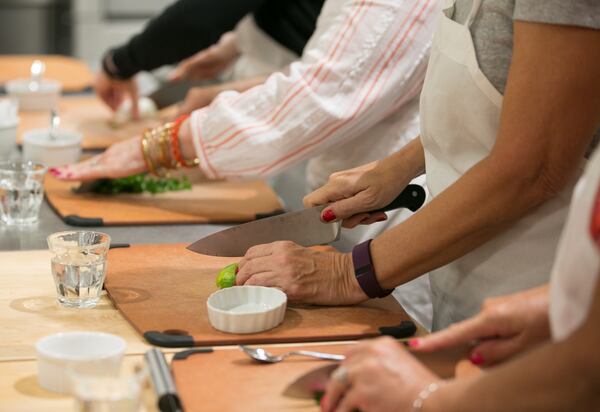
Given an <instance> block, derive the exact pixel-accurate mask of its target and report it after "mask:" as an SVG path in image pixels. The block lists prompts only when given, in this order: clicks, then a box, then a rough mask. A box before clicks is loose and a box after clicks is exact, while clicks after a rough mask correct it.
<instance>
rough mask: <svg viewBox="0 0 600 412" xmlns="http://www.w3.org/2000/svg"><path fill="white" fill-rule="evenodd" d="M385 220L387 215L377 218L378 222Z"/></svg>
mask: <svg viewBox="0 0 600 412" xmlns="http://www.w3.org/2000/svg"><path fill="white" fill-rule="evenodd" d="M386 220H387V217H380V218H379V219H377V221H378V222H384V221H386Z"/></svg>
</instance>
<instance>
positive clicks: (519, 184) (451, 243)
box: [371, 156, 577, 288]
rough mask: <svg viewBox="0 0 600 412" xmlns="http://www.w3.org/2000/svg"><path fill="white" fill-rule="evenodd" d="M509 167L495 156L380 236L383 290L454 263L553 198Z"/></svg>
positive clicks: (376, 248) (376, 245)
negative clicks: (549, 197)
mask: <svg viewBox="0 0 600 412" xmlns="http://www.w3.org/2000/svg"><path fill="white" fill-rule="evenodd" d="M505 165H506V163H505V162H504V161H503V160H502V159H497V158H495V157H494V156H490V157H488V158H486V159H484V160H483V161H481V162H479V163H478V164H476V165H475V166H474V167H473V168H471V169H470V170H469V171H467V173H465V174H464V175H463V176H462V177H461V178H460V179H459V180H458V181H456V182H455V183H454V184H453V185H451V186H450V187H448V188H447V189H446V190H445V191H443V192H442V193H440V194H439V195H438V196H436V197H435V198H434V199H433V200H432V201H431V202H430V203H428V204H427V205H426V206H424V207H423V208H422V209H421V210H420V211H419V212H418V213H416V214H415V215H414V216H412V217H411V218H410V219H408V220H406V221H404V222H403V223H401V224H400V225H398V226H396V227H394V228H392V229H391V230H389V231H386V232H385V233H383V234H382V235H380V236H379V237H377V238H376V239H375V240H374V241H373V243H372V245H371V253H372V257H373V262H374V265H375V269H376V272H377V277H378V279H379V281H380V283H381V284H382V286H383V287H385V288H391V287H394V286H397V285H399V284H402V283H405V282H407V281H409V280H411V279H414V278H416V277H418V276H420V275H422V274H423V273H427V272H428V271H430V270H433V269H436V268H438V267H440V266H443V265H445V264H447V263H449V262H452V261H453V260H455V259H457V258H459V257H461V256H463V255H465V254H466V253H468V252H470V251H471V250H473V249H475V248H477V247H478V246H480V245H482V244H483V243H485V242H486V241H488V240H490V239H491V238H493V237H495V236H497V235H498V234H500V233H501V232H502V231H504V230H506V228H507V227H510V226H511V225H512V224H514V222H515V221H517V220H518V219H520V218H522V217H523V216H525V215H526V214H528V213H529V212H530V211H531V210H532V209H533V208H535V207H536V206H538V205H540V204H541V203H543V202H544V201H546V200H547V199H548V196H547V193H546V192H544V190H543V187H542V186H543V184H542V183H541V182H535V181H532V180H530V179H529V178H527V177H525V176H526V175H528V174H527V173H525V172H523V171H522V170H520V169H519V168H514V167H511V168H507V167H506V166H505ZM571 167H572V170H575V169H576V168H577V164H576V163H574V164H573V165H571ZM564 173H565V174H569V173H570V172H569V171H568V170H565V171H564ZM432 233H435V236H432V235H431V234H432ZM400 250H401V251H402V253H398V251H400Z"/></svg>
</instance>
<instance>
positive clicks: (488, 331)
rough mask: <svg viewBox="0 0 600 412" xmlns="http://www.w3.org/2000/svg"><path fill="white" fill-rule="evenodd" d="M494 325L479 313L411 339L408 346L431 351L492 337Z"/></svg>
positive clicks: (421, 350) (416, 349) (417, 349)
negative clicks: (442, 328)
mask: <svg viewBox="0 0 600 412" xmlns="http://www.w3.org/2000/svg"><path fill="white" fill-rule="evenodd" d="M494 327H495V326H494V324H493V323H492V322H488V321H487V320H486V318H485V317H484V316H483V315H482V314H479V315H477V316H475V317H473V318H471V319H467V320H465V321H463V322H460V323H455V324H453V325H451V326H450V327H448V328H447V329H445V330H442V331H440V332H436V333H432V334H431V335H428V336H425V337H423V338H418V339H411V340H410V341H409V346H410V347H411V348H413V349H414V350H415V351H418V352H433V351H436V350H440V349H444V348H450V347H453V346H457V345H460V344H465V343H469V342H472V341H474V340H477V339H485V338H488V337H492V336H494V335H495V334H496V333H495V329H494Z"/></svg>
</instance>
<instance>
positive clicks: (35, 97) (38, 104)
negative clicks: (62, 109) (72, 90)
mask: <svg viewBox="0 0 600 412" xmlns="http://www.w3.org/2000/svg"><path fill="white" fill-rule="evenodd" d="M61 90H62V85H61V83H60V82H58V81H56V80H47V79H42V80H40V81H32V80H31V79H17V80H11V81H9V82H6V92H7V93H8V95H9V96H11V97H15V98H16V99H17V100H18V101H19V107H20V109H21V110H30V111H40V110H51V109H54V108H56V107H58V102H59V100H60V93H61Z"/></svg>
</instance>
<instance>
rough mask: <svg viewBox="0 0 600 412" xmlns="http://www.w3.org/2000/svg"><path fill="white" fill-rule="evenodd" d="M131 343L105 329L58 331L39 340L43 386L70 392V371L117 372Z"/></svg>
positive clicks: (91, 373) (79, 372) (37, 348)
mask: <svg viewBox="0 0 600 412" xmlns="http://www.w3.org/2000/svg"><path fill="white" fill-rule="evenodd" d="M126 346H127V343H126V342H125V340H124V339H123V338H120V337H119V336H116V335H111V334H109V333H101V332H68V333H56V334H54V335H49V336H46V337H45V338H42V339H40V340H39V341H37V343H36V345H35V349H36V351H37V361H38V381H39V383H40V386H42V387H43V388H46V389H48V390H50V391H54V392H59V393H68V392H69V387H70V384H69V383H70V382H69V373H73V372H75V373H77V374H82V375H85V374H90V375H117V374H118V372H119V369H120V368H121V361H122V360H123V356H124V354H125V348H126Z"/></svg>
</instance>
